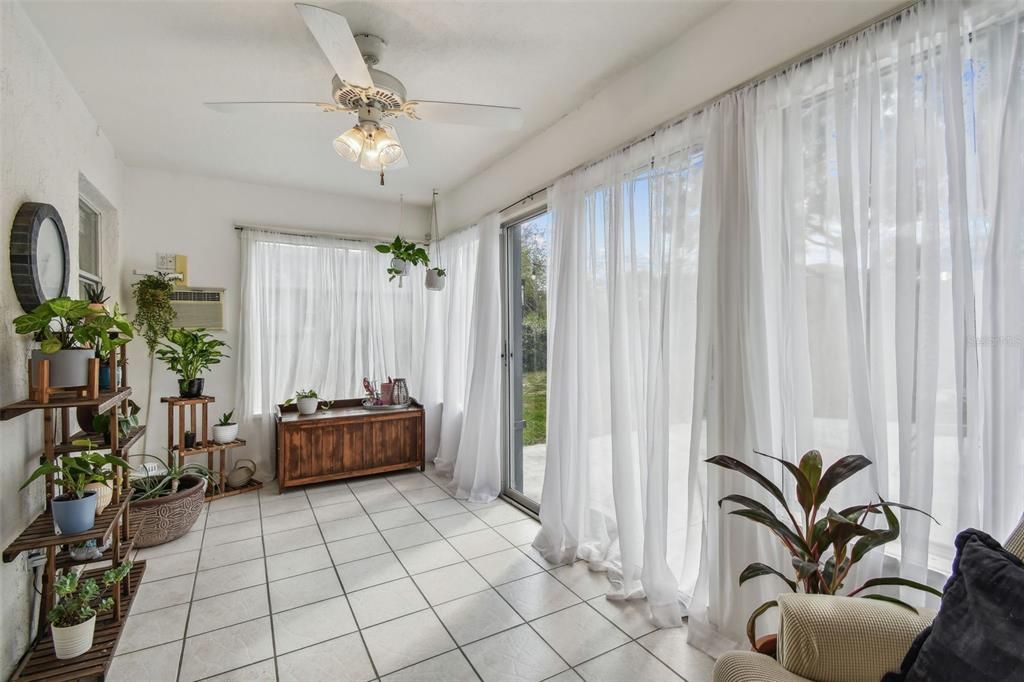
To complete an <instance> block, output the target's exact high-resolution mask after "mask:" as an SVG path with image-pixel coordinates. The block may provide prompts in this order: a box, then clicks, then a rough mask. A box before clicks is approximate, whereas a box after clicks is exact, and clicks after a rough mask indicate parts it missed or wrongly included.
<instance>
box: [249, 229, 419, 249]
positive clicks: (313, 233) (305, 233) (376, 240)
mask: <svg viewBox="0 0 1024 682" xmlns="http://www.w3.org/2000/svg"><path fill="white" fill-rule="evenodd" d="M244 230H258V231H260V232H269V233H271V234H285V235H289V236H292V237H316V238H319V239H337V240H338V241H345V242H363V243H366V244H381V243H383V242H385V241H390V238H388V237H374V236H372V235H368V234H359V235H355V234H338V233H337V232H321V231H317V230H290V229H288V228H285V227H261V226H259V225H242V224H236V225H235V231H237V232H242V231H244ZM411 241H412V242H413V243H414V244H429V243H430V242H429V240H428V241H424V240H422V239H413V240H411Z"/></svg>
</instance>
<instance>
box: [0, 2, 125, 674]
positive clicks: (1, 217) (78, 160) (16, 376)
mask: <svg viewBox="0 0 1024 682" xmlns="http://www.w3.org/2000/svg"><path fill="white" fill-rule="evenodd" d="M0 55H2V57H0V59H2V61H0V163H2V167H3V170H2V175H0V403H3V404H6V403H9V402H13V401H16V400H21V399H23V398H24V397H26V395H27V383H28V381H27V377H26V374H25V360H26V358H27V354H28V350H29V343H28V342H27V341H26V340H24V339H22V338H20V337H18V336H16V335H15V334H14V331H13V326H12V324H11V320H13V318H14V317H16V316H17V315H19V314H20V313H21V309H20V307H19V305H18V302H17V299H16V298H15V295H14V288H13V286H12V284H11V277H10V260H9V253H10V252H9V242H10V226H11V223H12V222H13V220H14V215H15V213H17V211H18V207H19V206H21V204H22V203H23V202H25V201H39V202H44V203H49V204H53V205H54V206H56V207H57V210H58V211H59V212H60V214H61V217H62V218H63V220H64V226H65V228H66V229H67V232H68V240H69V242H70V245H71V250H72V274H73V275H76V268H75V265H76V263H77V255H76V254H77V250H78V197H79V191H80V178H85V179H86V181H85V183H83V184H84V185H85V186H86V188H87V189H89V190H91V191H92V192H94V193H95V194H94V195H93V198H94V200H95V199H96V197H97V196H98V197H99V198H101V199H102V200H103V201H104V202H105V206H104V208H106V209H107V211H106V212H105V214H104V215H105V217H106V222H107V224H106V225H105V228H104V229H105V230H106V233H105V235H104V243H103V270H104V272H103V273H101V274H103V275H104V277H105V279H107V280H108V283H109V285H111V286H108V289H111V290H112V291H113V292H115V293H116V291H117V289H118V286H119V285H118V281H119V276H120V267H119V258H118V250H117V245H118V235H117V219H116V208H117V207H118V206H119V205H120V202H121V184H122V178H123V174H124V168H123V166H122V164H121V162H120V161H119V160H118V158H117V155H116V154H115V153H114V149H113V147H112V146H111V145H110V143H109V142H108V141H107V139H106V137H105V136H104V135H103V133H102V131H100V130H99V128H98V127H97V125H96V121H95V120H94V119H93V117H92V116H91V115H90V114H89V111H88V110H87V109H86V107H85V105H84V104H83V103H82V100H81V99H80V97H79V96H78V94H77V93H76V92H75V90H74V88H73V87H72V86H71V84H70V83H69V82H68V81H67V79H66V78H65V76H64V74H63V73H62V72H61V70H60V68H59V67H58V66H57V63H56V62H55V61H54V59H53V56H52V54H51V53H50V51H49V49H48V48H47V46H46V44H45V42H44V41H43V39H42V38H41V37H40V35H39V33H38V32H37V31H36V29H35V27H34V26H33V25H32V23H31V21H30V20H29V19H28V17H27V16H26V14H25V12H24V10H23V8H22V7H20V6H19V5H17V4H13V3H9V2H0ZM72 287H73V288H72V293H73V294H76V293H77V287H76V286H75V285H74V284H72ZM41 430H42V417H41V416H40V415H39V414H28V415H23V416H20V417H17V418H15V419H12V420H10V421H6V422H0V543H2V544H3V545H4V546H6V545H7V544H8V543H9V542H11V541H12V540H13V539H14V538H15V537H16V536H17V535H18V533H20V532H21V531H22V530H23V529H24V527H25V526H26V525H27V524H28V523H29V521H31V520H32V518H33V517H34V515H35V514H36V513H38V512H39V511H40V509H41V508H42V485H41V484H36V485H34V486H33V487H32V488H31V489H30V490H29V491H26V492H19V491H18V486H19V485H21V482H22V481H23V480H24V479H25V478H26V477H27V475H28V474H29V472H30V471H31V470H32V468H33V466H34V465H35V463H36V457H37V455H38V453H39V450H40V448H41V443H42V434H41ZM31 594H32V586H31V571H30V570H29V569H28V567H27V564H26V560H25V556H24V555H22V556H21V557H19V558H18V559H17V560H15V561H13V562H12V563H9V564H0V678H3V679H6V678H7V677H8V676H9V675H10V673H11V672H12V670H13V669H14V667H15V665H17V662H18V660H19V658H20V657H21V656H22V654H23V653H24V651H25V649H26V647H27V645H28V642H29V640H30V635H29V621H30V618H31V613H30V610H31V605H32V600H31Z"/></svg>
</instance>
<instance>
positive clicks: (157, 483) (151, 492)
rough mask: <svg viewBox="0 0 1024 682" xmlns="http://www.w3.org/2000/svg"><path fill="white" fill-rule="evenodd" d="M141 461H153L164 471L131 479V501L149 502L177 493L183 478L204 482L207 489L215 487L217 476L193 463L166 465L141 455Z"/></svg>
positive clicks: (158, 459) (154, 458) (160, 460)
mask: <svg viewBox="0 0 1024 682" xmlns="http://www.w3.org/2000/svg"><path fill="white" fill-rule="evenodd" d="M142 458H143V459H153V460H156V461H157V462H160V464H161V465H162V466H163V467H164V471H163V472H162V473H160V474H156V475H155V476H140V477H138V478H133V479H132V481H131V486H132V499H133V500H151V499H154V498H157V497H165V496H167V495H172V494H174V493H176V492H178V488H179V487H180V485H181V479H182V478H183V477H186V476H187V477H192V478H198V479H202V480H205V481H206V483H207V488H208V489H214V488H216V487H217V480H218V479H217V474H215V473H214V472H213V471H211V470H210V469H209V468H208V467H205V466H203V465H202V464H198V463H195V462H192V463H189V464H184V465H179V464H176V463H175V462H171V464H167V462H165V461H164V460H162V459H160V458H159V457H155V456H153V455H142Z"/></svg>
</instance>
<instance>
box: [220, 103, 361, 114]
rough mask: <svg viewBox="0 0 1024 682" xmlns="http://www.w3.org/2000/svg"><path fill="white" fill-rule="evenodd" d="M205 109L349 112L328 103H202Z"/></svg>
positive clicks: (233, 112)
mask: <svg viewBox="0 0 1024 682" xmlns="http://www.w3.org/2000/svg"><path fill="white" fill-rule="evenodd" d="M203 104H204V105H205V106H206V108H207V109H212V110H213V111H219V112H220V113H222V114H238V113H248V114H252V113H260V112H268V113H269V112H273V113H275V114H280V113H296V112H298V113H304V114H308V113H314V112H328V113H333V112H337V111H351V110H350V109H346V108H345V107H339V106H338V105H337V104H330V103H328V102H204V103H203Z"/></svg>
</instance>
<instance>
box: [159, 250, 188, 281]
mask: <svg viewBox="0 0 1024 682" xmlns="http://www.w3.org/2000/svg"><path fill="white" fill-rule="evenodd" d="M156 269H157V270H158V271H159V272H165V273H167V274H176V275H178V279H177V280H176V282H175V283H176V284H177V285H178V286H183V287H184V286H188V256H182V255H180V254H175V253H158V254H157V255H156Z"/></svg>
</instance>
